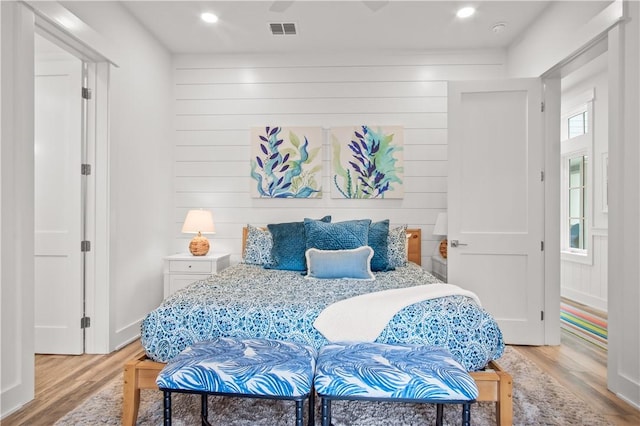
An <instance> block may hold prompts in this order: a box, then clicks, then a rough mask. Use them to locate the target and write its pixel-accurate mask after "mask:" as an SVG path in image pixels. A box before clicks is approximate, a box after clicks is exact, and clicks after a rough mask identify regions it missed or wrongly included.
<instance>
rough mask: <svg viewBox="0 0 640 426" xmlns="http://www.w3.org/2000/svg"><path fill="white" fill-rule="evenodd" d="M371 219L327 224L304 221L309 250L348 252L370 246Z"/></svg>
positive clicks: (310, 220)
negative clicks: (347, 250)
mask: <svg viewBox="0 0 640 426" xmlns="http://www.w3.org/2000/svg"><path fill="white" fill-rule="evenodd" d="M370 224H371V220H370V219H360V220H347V221H344V222H336V223H325V222H320V221H317V220H313V219H305V220H304V228H305V231H306V235H307V249H310V248H317V249H320V250H346V249H354V248H358V247H361V246H366V245H368V244H369V225H370Z"/></svg>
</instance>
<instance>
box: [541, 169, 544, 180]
mask: <svg viewBox="0 0 640 426" xmlns="http://www.w3.org/2000/svg"><path fill="white" fill-rule="evenodd" d="M540 182H544V170H540Z"/></svg>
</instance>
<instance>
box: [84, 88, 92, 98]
mask: <svg viewBox="0 0 640 426" xmlns="http://www.w3.org/2000/svg"><path fill="white" fill-rule="evenodd" d="M82 99H91V89H89V88H87V87H83V88H82Z"/></svg>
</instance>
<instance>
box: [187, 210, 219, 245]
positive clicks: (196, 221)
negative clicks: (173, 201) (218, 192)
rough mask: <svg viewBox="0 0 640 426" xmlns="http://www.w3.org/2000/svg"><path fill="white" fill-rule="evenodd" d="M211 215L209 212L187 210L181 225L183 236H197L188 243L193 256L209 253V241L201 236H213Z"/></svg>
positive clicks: (213, 228) (213, 229) (214, 229)
mask: <svg viewBox="0 0 640 426" xmlns="http://www.w3.org/2000/svg"><path fill="white" fill-rule="evenodd" d="M215 231H216V228H215V226H214V225H213V214H212V213H211V212H210V211H209V210H202V209H200V210H189V213H187V217H186V219H185V220H184V224H183V225H182V233H183V234H197V235H196V236H195V237H193V239H192V240H191V242H190V243H189V251H190V252H191V254H192V255H194V256H204V255H206V254H207V253H209V240H208V239H207V237H205V236H203V235H202V234H215V233H216V232H215Z"/></svg>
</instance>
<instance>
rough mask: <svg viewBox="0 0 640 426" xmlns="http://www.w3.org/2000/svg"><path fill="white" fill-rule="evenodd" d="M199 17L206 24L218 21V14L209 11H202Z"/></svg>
mask: <svg viewBox="0 0 640 426" xmlns="http://www.w3.org/2000/svg"><path fill="white" fill-rule="evenodd" d="M200 18H201V19H202V20H203V21H204V22H206V23H208V24H213V23H215V22H218V16H217V15H216V14H214V13H211V12H204V13H203V14H202V15H200Z"/></svg>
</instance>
